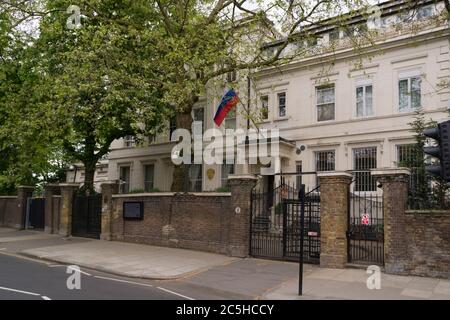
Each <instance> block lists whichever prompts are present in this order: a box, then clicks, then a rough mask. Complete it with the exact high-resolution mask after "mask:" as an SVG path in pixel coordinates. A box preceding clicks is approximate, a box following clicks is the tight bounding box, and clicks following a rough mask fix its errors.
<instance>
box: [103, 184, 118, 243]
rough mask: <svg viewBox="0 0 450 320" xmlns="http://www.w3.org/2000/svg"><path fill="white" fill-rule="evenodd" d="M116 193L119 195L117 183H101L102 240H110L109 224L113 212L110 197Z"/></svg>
mask: <svg viewBox="0 0 450 320" xmlns="http://www.w3.org/2000/svg"><path fill="white" fill-rule="evenodd" d="M117 193H119V183H118V182H117V181H114V182H106V183H102V233H101V234H100V239H102V240H108V241H110V240H111V223H112V216H113V210H114V208H113V199H112V195H113V194H117Z"/></svg>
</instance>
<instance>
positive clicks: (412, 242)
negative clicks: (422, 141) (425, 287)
mask: <svg viewBox="0 0 450 320" xmlns="http://www.w3.org/2000/svg"><path fill="white" fill-rule="evenodd" d="M372 175H373V176H375V177H376V178H377V180H378V182H380V183H381V184H382V188H383V211H384V262H385V271H386V273H390V274H399V275H418V276H429V277H439V278H447V279H450V211H439V212H432V211H408V210H407V205H406V203H407V198H408V183H409V175H410V172H409V170H407V169H404V168H385V169H376V170H374V171H372Z"/></svg>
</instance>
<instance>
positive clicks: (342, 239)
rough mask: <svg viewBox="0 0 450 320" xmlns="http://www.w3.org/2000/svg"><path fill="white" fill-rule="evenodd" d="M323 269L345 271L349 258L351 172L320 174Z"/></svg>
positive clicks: (321, 258) (321, 254)
mask: <svg viewBox="0 0 450 320" xmlns="http://www.w3.org/2000/svg"><path fill="white" fill-rule="evenodd" d="M318 177H319V179H320V234H321V235H320V267H321V268H338V269H343V268H345V266H346V264H347V261H348V258H347V253H348V252H347V224H348V217H347V215H348V208H349V203H348V195H349V192H350V184H351V182H352V175H351V174H350V173H348V172H323V173H319V174H318Z"/></svg>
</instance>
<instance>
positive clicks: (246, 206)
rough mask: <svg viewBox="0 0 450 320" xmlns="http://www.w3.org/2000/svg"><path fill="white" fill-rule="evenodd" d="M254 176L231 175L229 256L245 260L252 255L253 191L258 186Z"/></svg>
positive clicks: (229, 180) (229, 179)
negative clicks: (251, 221) (251, 220)
mask: <svg viewBox="0 0 450 320" xmlns="http://www.w3.org/2000/svg"><path fill="white" fill-rule="evenodd" d="M256 181H257V179H256V177H255V176H253V175H231V176H229V178H228V182H229V184H230V187H231V210H230V212H229V213H228V214H229V234H228V247H227V254H228V255H230V256H232V257H240V258H245V257H247V256H248V255H249V253H250V219H251V216H252V213H251V203H252V202H251V196H252V189H253V187H254V186H255V185H256Z"/></svg>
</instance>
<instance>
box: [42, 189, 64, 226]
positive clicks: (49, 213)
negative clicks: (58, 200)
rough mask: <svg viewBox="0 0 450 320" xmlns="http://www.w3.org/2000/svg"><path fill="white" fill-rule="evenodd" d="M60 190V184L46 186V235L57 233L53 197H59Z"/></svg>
mask: <svg viewBox="0 0 450 320" xmlns="http://www.w3.org/2000/svg"><path fill="white" fill-rule="evenodd" d="M59 193H60V188H59V185H58V184H47V185H45V186H44V197H45V229H44V232H45V233H53V232H55V229H56V228H55V227H56V226H55V225H54V224H53V222H54V216H53V212H54V208H53V196H55V195H59Z"/></svg>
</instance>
